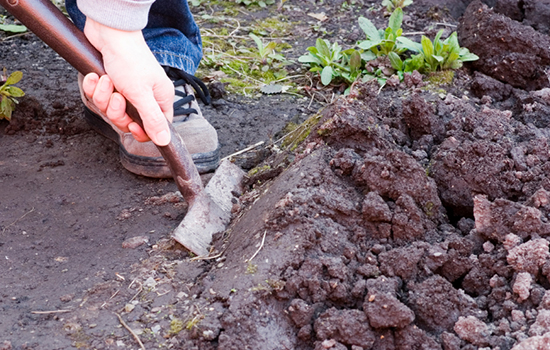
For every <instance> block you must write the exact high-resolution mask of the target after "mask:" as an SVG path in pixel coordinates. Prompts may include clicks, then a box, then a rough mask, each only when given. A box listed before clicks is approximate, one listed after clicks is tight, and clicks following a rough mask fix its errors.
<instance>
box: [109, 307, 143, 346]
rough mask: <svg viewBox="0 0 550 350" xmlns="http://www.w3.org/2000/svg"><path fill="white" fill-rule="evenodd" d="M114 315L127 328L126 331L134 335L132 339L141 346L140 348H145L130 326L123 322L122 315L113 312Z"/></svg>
mask: <svg viewBox="0 0 550 350" xmlns="http://www.w3.org/2000/svg"><path fill="white" fill-rule="evenodd" d="M115 315H116V317H118V321H119V322H120V324H121V325H122V326H123V327H124V328H126V329H127V330H128V332H130V334H132V336H133V337H134V339H135V340H136V341H137V342H138V344H139V346H140V347H141V349H142V350H145V346H143V343H142V342H141V340H140V339H139V337H138V335H137V334H136V333H135V332H134V331H133V330H132V328H130V327H128V325H127V324H126V322H124V320H123V319H122V317H120V315H119V314H117V313H116V312H115Z"/></svg>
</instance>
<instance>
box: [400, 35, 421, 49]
mask: <svg viewBox="0 0 550 350" xmlns="http://www.w3.org/2000/svg"><path fill="white" fill-rule="evenodd" d="M397 42H398V43H400V44H401V45H402V47H403V48H405V49H407V50H411V51H414V52H420V51H422V45H420V44H419V43H417V42H414V41H412V40H411V39H409V38H405V37H403V36H400V37H399V38H397Z"/></svg>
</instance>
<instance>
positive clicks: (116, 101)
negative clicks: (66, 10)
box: [82, 18, 174, 146]
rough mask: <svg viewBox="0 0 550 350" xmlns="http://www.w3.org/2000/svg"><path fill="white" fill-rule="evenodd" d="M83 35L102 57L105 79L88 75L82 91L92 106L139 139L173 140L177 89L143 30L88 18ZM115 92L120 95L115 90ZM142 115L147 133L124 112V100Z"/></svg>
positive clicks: (92, 74) (159, 141) (160, 141)
mask: <svg viewBox="0 0 550 350" xmlns="http://www.w3.org/2000/svg"><path fill="white" fill-rule="evenodd" d="M84 34H85V35H86V37H87V38H88V40H89V41H90V43H91V44H92V45H93V46H94V47H95V48H96V49H97V50H98V51H99V52H101V54H102V56H103V64H104V66H105V71H106V72H107V75H104V76H102V77H99V76H98V75H97V74H95V73H91V74H88V75H86V77H85V78H84V81H83V82H82V89H83V90H84V93H85V94H86V96H87V97H88V98H90V99H91V100H92V101H93V103H94V105H96V107H98V108H99V109H100V110H101V111H102V112H103V113H105V114H106V115H107V117H108V118H109V119H110V120H111V122H112V123H113V124H114V125H115V126H116V127H118V128H119V129H120V130H122V131H124V132H131V133H132V134H133V136H134V137H135V139H136V140H138V141H140V142H145V141H149V140H152V141H153V142H154V143H155V144H157V145H159V146H165V145H167V144H168V143H169V142H170V130H169V128H168V123H169V122H171V121H172V118H173V103H174V85H173V83H172V82H171V81H170V79H169V78H168V77H167V76H166V73H165V72H164V70H163V69H162V67H161V66H160V65H159V63H158V62H157V60H156V58H155V57H154V56H153V54H152V53H151V50H149V47H148V46H147V44H146V42H145V39H144V38H143V35H142V33H141V31H135V32H127V31H122V30H118V29H113V28H110V27H107V26H104V25H102V24H100V23H98V22H95V21H94V20H92V19H90V18H88V19H86V25H85V27H84ZM115 89H116V91H118V92H114V91H115ZM123 96H124V97H125V98H126V99H127V100H128V101H129V102H131V103H132V104H133V105H134V107H136V109H137V110H138V112H139V115H140V116H141V119H142V120H143V125H144V128H145V130H143V129H142V128H141V127H140V126H139V125H138V124H137V123H135V122H133V121H132V119H131V118H130V117H129V116H128V115H127V114H126V112H125V109H126V100H125V99H124V97H123Z"/></svg>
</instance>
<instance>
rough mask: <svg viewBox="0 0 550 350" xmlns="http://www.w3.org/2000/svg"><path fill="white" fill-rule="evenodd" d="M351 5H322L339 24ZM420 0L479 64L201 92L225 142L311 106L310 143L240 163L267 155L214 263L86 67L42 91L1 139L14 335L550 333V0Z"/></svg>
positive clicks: (337, 337) (207, 339) (283, 337)
mask: <svg viewBox="0 0 550 350" xmlns="http://www.w3.org/2000/svg"><path fill="white" fill-rule="evenodd" d="M487 4H488V5H491V6H494V9H492V8H490V7H488V6H487ZM340 5H341V4H340V3H338V4H327V5H322V6H320V7H319V8H316V9H317V10H320V9H323V10H326V11H327V12H326V13H327V14H329V18H331V20H330V22H329V23H328V24H327V28H331V26H337V25H338V24H339V23H343V22H339V21H338V20H342V18H344V17H345V16H348V15H349V14H346V13H345V11H339V10H338V9H339V8H340ZM296 6H297V5H296ZM304 6H305V5H304ZM311 6H313V5H311ZM358 6H359V8H363V7H365V8H366V7H367V6H366V5H365V4H362V5H358ZM361 6H363V7H361ZM304 9H307V10H311V8H308V7H304ZM407 9H408V11H407V13H408V14H409V16H410V18H408V19H407V20H406V22H405V23H415V25H416V26H413V25H410V26H409V27H408V28H407V30H409V29H411V31H413V30H412V29H414V30H416V31H419V30H422V31H426V32H427V31H429V30H432V31H433V29H431V27H430V23H432V22H433V20H434V18H437V19H438V20H442V19H444V20H445V21H447V23H448V24H450V25H451V26H452V25H457V26H458V28H457V31H458V34H459V40H460V43H461V45H462V46H466V47H468V48H469V49H470V50H471V51H472V52H474V53H475V54H477V55H478V56H479V57H480V59H479V61H477V62H475V63H473V64H471V65H469V66H467V67H465V68H462V69H460V70H458V71H456V72H455V76H454V80H453V82H452V84H449V85H443V86H441V85H434V84H433V83H428V82H427V81H428V78H429V77H424V78H425V79H424V80H423V79H421V77H420V76H419V75H417V74H415V75H412V76H408V77H407V79H405V80H404V82H402V83H401V84H399V85H396V86H386V87H384V88H383V89H381V90H380V88H379V86H378V85H377V84H375V83H362V84H357V85H356V86H355V87H354V89H353V90H352V92H351V94H350V95H348V96H341V97H339V98H338V99H336V100H335V101H334V102H333V103H331V104H328V105H326V106H325V107H324V108H322V109H320V110H319V111H318V112H317V113H307V111H308V110H307V107H306V106H307V105H308V104H309V101H308V100H303V99H290V98H285V97H283V96H279V97H273V96H264V97H262V98H261V99H259V100H247V99H245V98H237V97H236V96H230V97H227V98H226V99H224V100H219V101H218V102H216V104H215V106H216V107H206V108H205V111H206V114H207V115H210V116H211V117H212V120H213V123H214V124H215V125H216V127H217V128H219V130H220V140H221V142H222V144H223V145H224V147H225V148H224V155H227V154H229V153H231V152H233V151H234V149H238V148H241V146H245V145H249V144H252V143H254V142H256V141H257V140H258V139H263V140H269V139H270V138H271V137H272V135H273V134H275V133H278V132H279V131H280V130H281V129H282V128H283V126H284V124H285V123H287V122H288V121H290V120H303V119H305V118H306V117H307V118H308V119H307V121H306V122H305V123H303V124H302V126H300V128H299V129H298V130H297V131H296V132H295V134H299V135H308V136H307V137H306V138H305V139H302V138H300V137H295V138H294V139H291V138H292V135H289V136H287V137H286V139H285V140H286V142H285V143H283V144H289V143H290V144H291V145H292V146H290V147H286V148H285V147H279V145H278V144H275V146H277V147H275V146H274V147H271V148H269V149H265V150H263V151H258V152H255V153H254V155H253V156H248V157H247V158H245V159H240V160H238V162H240V163H238V164H241V166H243V167H245V168H252V167H255V169H254V170H253V171H250V172H249V176H248V178H247V179H246V181H245V182H246V183H245V184H246V186H247V190H246V191H245V193H244V194H243V195H242V196H241V197H240V198H239V201H238V203H236V204H235V206H234V208H233V214H234V218H233V221H232V223H231V225H230V227H229V228H228V230H227V231H225V232H223V233H220V234H219V235H217V236H216V237H215V240H214V242H213V248H212V252H211V254H210V256H208V257H191V256H189V255H188V254H187V253H186V252H185V250H184V249H182V248H181V247H180V246H179V245H177V244H175V243H174V242H172V241H170V240H169V239H167V237H168V236H169V234H170V230H171V229H173V227H174V226H175V225H177V223H178V222H179V220H181V218H182V217H183V215H184V212H185V203H183V202H182V201H181V199H180V197H179V196H178V195H177V193H175V186H174V185H173V183H172V182H171V181H168V180H162V181H158V180H150V179H144V178H140V177H135V176H133V175H131V174H127V173H126V172H124V171H123V170H121V169H120V166H119V165H117V164H116V147H114V146H113V145H111V144H109V143H104V142H103V141H102V139H101V138H99V137H98V136H96V135H94V134H92V133H91V132H88V129H87V127H86V126H85V125H84V124H82V123H81V122H80V121H79V119H77V117H74V118H73V116H77V115H78V114H79V113H80V112H81V110H80V107H79V104H78V92H77V91H76V89H75V85H74V83H71V85H70V86H71V87H70V88H68V91H69V92H70V94H69V95H70V98H69V99H68V101H65V102H63V103H62V106H61V105H60V104H58V103H55V106H54V105H53V104H52V106H49V105H48V104H47V103H45V102H43V100H40V99H41V98H42V97H41V95H38V94H37V96H39V97H38V102H36V103H35V102H33V100H32V99H27V100H26V101H27V102H25V103H26V104H27V105H26V106H27V107H24V108H21V109H19V110H18V112H17V113H19V114H16V115H15V116H14V120H15V122H14V123H13V124H11V125H9V126H6V124H3V128H2V133H0V144H1V145H2V149H3V150H5V151H4V152H3V154H5V155H7V157H5V158H3V159H6V160H2V162H1V164H2V166H3V167H4V168H5V169H7V171H6V173H5V175H3V176H2V178H1V181H2V185H3V190H2V191H3V192H2V197H1V199H0V201H1V204H2V205H1V209H0V210H1V211H2V226H1V227H2V231H1V235H0V252H1V253H2V255H3V256H5V257H6V259H5V261H4V259H2V261H3V263H2V266H3V267H2V269H3V270H2V271H3V279H4V280H5V281H7V282H6V283H3V284H2V286H1V288H2V289H0V307H2V308H3V310H4V313H5V314H6V315H8V316H7V317H6V318H4V319H2V320H1V321H0V335H2V336H3V337H2V338H0V339H3V340H5V341H6V342H5V343H4V346H3V348H2V349H12V348H16V349H19V348H21V349H28V348H31V349H35V348H36V349H41V348H47V349H66V348H71V347H76V348H90V349H109V348H136V347H137V346H141V347H142V348H147V349H149V348H153V347H159V346H165V347H167V348H174V349H224V350H225V349H266V350H267V349H304V350H305V349H315V350H321V349H342V350H344V349H348V350H350V349H351V350H360V349H363V350H368V349H376V350H379V349H387V350H390V349H396V350H401V349H403V350H405V349H441V350H473V349H500V350H505V349H506V350H510V349H514V350H523V349H546V348H548V342H549V339H550V292H549V291H548V290H549V289H550V254H549V245H550V241H549V238H548V236H549V235H550V223H549V220H548V219H549V215H550V182H549V177H548V175H547V174H549V173H550V168H549V166H548V164H549V163H548V160H549V158H550V142H549V139H550V129H548V115H550V114H549V109H550V89H549V88H548V85H549V82H548V78H547V77H546V73H545V72H546V71H547V69H548V68H550V61H549V57H550V45H548V43H549V39H548V28H547V27H545V26H544V23H545V21H544V19H545V18H546V17H545V16H546V14H548V13H550V4H547V3H546V2H541V1H534V0H533V1H527V0H523V1H514V0H497V1H493V2H492V3H491V2H490V1H487V2H486V4H484V3H482V2H481V1H479V0H474V1H471V2H470V1H429V0H419V1H415V3H414V4H413V5H411V6H410V10H409V8H407ZM289 11H291V12H292V11H293V12H292V14H293V15H294V16H298V10H297V9H296V7H292V10H289ZM382 13H383V11H382V10H380V11H379V12H376V11H371V12H370V16H371V17H372V19H373V20H374V21H375V22H376V21H381V20H382V19H383V16H382ZM460 15H462V16H461V17H460V19H457V18H458V17H459V16H460ZM430 16H431V17H430ZM430 18H431V19H432V21H430V20H429V19H430ZM355 34H356V33H355V32H354V29H353V28H351V29H350V30H349V31H347V32H346V33H342V35H343V36H345V37H346V36H347V37H346V38H347V39H349V40H356V38H352V37H354V36H355ZM310 39H311V38H310ZM17 44H18V45H22V44H23V43H22V42H21V41H18V42H17ZM2 45H8V44H6V43H2ZM30 45H37V46H39V45H40V44H37V43H36V42H35V41H31V44H30ZM23 47H25V46H24V45H23ZM44 52H46V51H44ZM50 55H51V53H50ZM50 63H51V61H48V62H44V64H45V65H46V64H50ZM57 63H60V62H57ZM32 67H34V66H32ZM28 69H29V73H31V74H32V72H33V70H32V69H33V68H28ZM58 79H59V78H58ZM63 79H65V78H63ZM43 84H46V83H43ZM46 86H47V85H46ZM51 86H52V89H55V86H56V85H55V82H53V83H52V85H51ZM41 89H42V90H47V89H45V88H44V85H43V86H42V87H41ZM28 90H31V91H33V90H32V89H28ZM29 95H32V93H29ZM56 98H57V99H59V97H56ZM24 106H25V105H24ZM56 106H57V107H56ZM58 107H59V108H58ZM262 108H265V109H264V110H263V111H265V112H264V113H266V115H269V116H270V118H262V113H261V111H262V110H261V109H262ZM61 110H62V111H64V113H58V112H56V111H61ZM258 111H259V112H258ZM253 113H257V114H253ZM218 115H221V116H220V117H219V119H217V118H216V117H217V116H218ZM251 115H252V116H251ZM254 117H256V118H254ZM48 118H51V121H49V119H48ZM222 123H223V124H222ZM52 124H53V125H55V127H54V128H52V127H51V125H52ZM222 125H223V126H222ZM11 134H14V135H11ZM254 134H256V135H257V136H258V139H255V138H254V136H252V135H254ZM230 135H231V136H230ZM205 181H207V179H206V178H205ZM137 189H139V190H137ZM82 242H84V243H82ZM147 242H149V243H147ZM61 243H62V244H61ZM123 247H125V248H123ZM136 247H137V248H136ZM128 248H133V249H128ZM42 256H44V257H42ZM40 262H41V263H40ZM138 340H139V342H142V343H143V345H139V343H138Z"/></svg>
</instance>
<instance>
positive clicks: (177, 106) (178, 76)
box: [164, 67, 211, 122]
mask: <svg viewBox="0 0 550 350" xmlns="http://www.w3.org/2000/svg"><path fill="white" fill-rule="evenodd" d="M164 70H165V71H166V74H167V75H168V77H169V78H170V79H172V80H173V81H174V87H179V86H184V85H187V84H189V85H191V86H192V87H193V89H194V90H195V93H196V94H197V96H199V98H200V99H201V100H202V102H204V104H206V105H208V104H210V101H211V97H210V91H209V90H208V87H207V86H206V85H205V84H204V83H203V82H202V81H201V80H200V79H199V78H197V77H195V76H194V75H191V74H188V73H186V72H184V71H183V70H179V69H176V68H172V67H164ZM176 95H177V96H179V97H181V99H180V100H179V101H177V102H174V121H175V122H176V121H180V120H179V119H182V118H177V117H184V118H183V119H182V120H181V121H185V120H187V118H188V117H189V114H192V113H195V114H196V113H197V110H196V109H195V108H186V107H184V106H185V105H187V104H189V103H191V102H192V101H193V100H194V99H195V96H193V95H188V94H187V93H185V90H184V91H181V90H176Z"/></svg>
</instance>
